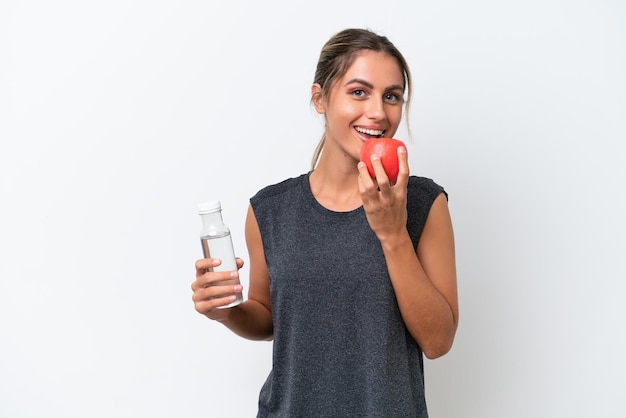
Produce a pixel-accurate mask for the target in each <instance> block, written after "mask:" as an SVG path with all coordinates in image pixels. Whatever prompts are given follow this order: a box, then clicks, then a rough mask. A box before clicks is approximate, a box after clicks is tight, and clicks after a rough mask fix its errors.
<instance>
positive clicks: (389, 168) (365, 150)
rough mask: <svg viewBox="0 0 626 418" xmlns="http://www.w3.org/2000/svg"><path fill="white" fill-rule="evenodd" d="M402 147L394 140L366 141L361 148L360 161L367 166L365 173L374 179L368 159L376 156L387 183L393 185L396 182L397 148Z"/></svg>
mask: <svg viewBox="0 0 626 418" xmlns="http://www.w3.org/2000/svg"><path fill="white" fill-rule="evenodd" d="M401 146H402V147H404V148H405V149H406V146H405V145H404V142H402V141H400V140H399V139H394V138H372V139H368V140H366V141H365V142H364V143H363V145H362V146H361V155H360V157H361V161H363V162H364V163H365V165H366V166H367V171H368V172H369V173H370V176H372V177H374V178H375V177H376V173H374V167H373V166H372V160H371V159H370V157H371V156H372V154H376V155H378V157H379V158H380V161H381V162H382V164H383V168H384V169H385V173H387V177H388V178H389V181H390V182H391V183H392V184H393V183H395V182H396V180H398V171H399V166H398V147H401Z"/></svg>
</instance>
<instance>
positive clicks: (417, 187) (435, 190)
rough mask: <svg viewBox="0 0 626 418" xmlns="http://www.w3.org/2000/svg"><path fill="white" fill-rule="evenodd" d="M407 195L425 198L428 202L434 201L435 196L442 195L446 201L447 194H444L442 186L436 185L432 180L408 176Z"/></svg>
mask: <svg viewBox="0 0 626 418" xmlns="http://www.w3.org/2000/svg"><path fill="white" fill-rule="evenodd" d="M407 193H408V194H409V195H417V196H420V197H427V198H428V199H429V200H430V199H432V200H434V199H435V198H436V197H437V196H439V195H440V194H441V193H443V194H445V195H446V199H447V198H448V192H446V190H445V189H444V188H443V186H441V185H440V184H438V183H436V182H435V181H434V180H433V179H431V178H429V177H421V176H414V175H411V176H409V184H408V186H407Z"/></svg>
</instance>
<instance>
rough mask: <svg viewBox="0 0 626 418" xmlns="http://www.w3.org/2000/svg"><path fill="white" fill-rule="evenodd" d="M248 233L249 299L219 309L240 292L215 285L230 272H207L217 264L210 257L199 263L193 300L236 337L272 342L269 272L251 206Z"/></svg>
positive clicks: (204, 313)
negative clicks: (232, 295)
mask: <svg viewBox="0 0 626 418" xmlns="http://www.w3.org/2000/svg"><path fill="white" fill-rule="evenodd" d="M245 234H246V243H247V246H248V254H249V257H250V283H249V290H248V299H247V300H246V301H244V302H243V303H241V304H239V305H237V306H235V307H233V308H226V309H219V306H223V305H226V304H228V303H230V302H232V300H230V299H228V297H229V296H230V295H231V294H233V293H235V292H236V291H237V289H235V288H233V287H232V286H212V285H211V283H213V282H218V281H223V280H225V279H228V278H230V276H229V274H230V273H229V272H207V271H206V269H207V268H208V267H212V266H214V265H215V264H214V260H213V259H210V258H207V259H202V260H198V261H197V262H196V281H194V283H193V284H192V289H193V291H194V294H193V301H194V304H195V308H196V310H197V311H198V312H200V313H201V314H203V315H205V316H207V317H208V318H210V319H213V320H216V321H219V322H221V323H222V324H224V325H225V326H226V327H228V328H229V329H230V330H231V331H233V332H234V333H235V334H237V335H239V336H241V337H244V338H247V339H250V340H271V339H272V335H273V322H272V309H271V301H270V290H269V273H268V270H267V265H266V263H265V255H264V252H263V243H262V241H261V233H260V231H259V226H258V224H257V222H256V218H255V216H254V212H253V211H252V207H251V206H249V207H248V214H247V216H246V230H245ZM237 266H238V268H241V267H242V266H243V261H241V260H238V263H237ZM237 274H238V273H237ZM216 296H219V297H220V298H216Z"/></svg>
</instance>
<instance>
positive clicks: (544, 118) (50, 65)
mask: <svg viewBox="0 0 626 418" xmlns="http://www.w3.org/2000/svg"><path fill="white" fill-rule="evenodd" d="M346 27H369V28H371V29H374V30H376V31H378V32H379V33H381V34H384V35H387V36H389V37H390V39H391V40H392V41H393V42H394V43H395V44H396V45H397V46H398V47H399V48H400V50H401V51H402V52H403V53H404V54H405V56H406V58H407V60H408V62H409V65H410V66H411V69H412V71H413V76H414V79H415V87H416V89H415V90H416V91H415V97H414V105H413V108H412V111H411V115H410V122H411V129H412V131H413V138H412V139H409V138H408V135H407V132H406V129H403V130H402V131H401V132H399V133H398V135H397V136H398V137H399V138H401V139H404V140H405V141H406V142H407V144H408V148H409V155H410V162H411V170H412V173H413V174H417V175H423V176H426V177H430V178H433V179H434V180H435V181H437V182H438V183H440V184H441V185H443V186H444V187H445V188H446V190H447V191H448V192H449V194H450V208H451V212H452V216H453V221H454V225H455V233H456V240H457V253H458V278H459V294H460V305H461V322H460V328H459V331H458V334H457V339H456V342H455V345H454V347H453V349H452V351H451V352H450V353H449V354H448V355H446V356H445V357H443V358H441V359H437V360H435V361H430V360H427V361H426V380H427V384H426V386H427V396H428V402H429V407H430V411H431V415H432V416H433V417H437V418H440V417H449V418H457V417H477V418H485V417H487V418H491V417H493V418H502V417H520V418H522V417H523V418H528V417H565V416H567V417H590V416H593V417H624V416H626V407H625V406H624V404H623V401H622V400H623V392H624V375H625V374H626V365H625V360H624V353H625V352H626V336H625V332H624V318H626V307H625V304H624V303H623V302H622V299H623V298H622V294H623V293H624V290H625V285H624V280H625V279H626V268H625V267H624V265H625V264H624V256H623V254H624V252H625V250H626V248H625V245H624V236H626V225H625V221H624V213H626V202H625V198H624V183H625V180H626V172H625V169H624V140H625V139H626V124H625V121H624V120H625V116H626V99H625V97H626V81H625V74H626V6H625V4H624V2H622V1H618V0H614V1H611V0H526V1H497V0H492V1H489V0H474V1H466V0H440V1H428V2H427V1H421V0H420V1H415V2H408V1H399V0H397V1H393V0H387V1H384V2H381V1H368V0H360V1H354V2H348V1H345V2H340V1H315V2H308V3H304V2H292V1H286V0H285V1H262V2H259V1H250V2H244V1H236V0H235V1H232V2H230V1H229V2H225V1H222V2H216V1H173V0H168V1H165V0H164V1H146V0H143V1H139V0H135V1H130V0H124V1H121V0H117V1H107V2H97V1H92V2H86V1H78V0H76V1H69V0H60V1H54V2H47V1H29V0H22V1H4V2H3V3H2V4H1V5H0V60H1V63H0V138H1V146H0V202H1V203H0V416H2V417H7V418H17V417H63V418H70V417H80V418H84V417H94V418H95V417H116V418H120V417H129V418H137V417H151V418H152V417H192V416H193V417H196V416H197V417H251V416H254V415H255V413H256V402H257V396H258V391H259V389H260V387H261V385H262V383H263V381H264V380H265V377H266V375H267V373H268V371H269V368H270V361H271V359H270V355H271V343H268V342H251V341H246V340H243V339H241V338H239V337H236V336H235V335H234V334H232V333H230V332H229V331H227V330H226V329H224V328H223V327H221V326H220V325H219V324H217V323H213V322H210V321H209V320H207V319H206V318H204V317H202V316H201V315H199V314H197V313H196V312H195V311H194V309H193V305H192V303H191V290H190V285H191V282H192V281H193V278H194V262H195V260H196V259H197V258H199V257H200V255H201V249H200V243H199V240H198V233H199V229H200V219H199V217H198V215H197V209H196V205H197V203H198V202H200V201H202V200H207V199H211V198H217V199H220V200H222V203H223V206H224V218H225V220H226V222H227V223H228V224H229V226H230V227H231V230H232V232H233V236H234V239H235V245H236V250H237V252H238V254H239V255H241V256H242V257H243V258H244V259H245V258H246V257H247V253H246V249H245V243H244V236H243V224H244V216H245V211H246V208H247V204H248V199H249V198H250V196H252V195H253V194H254V193H255V192H256V191H257V190H258V189H260V188H261V187H263V186H265V185H267V184H270V183H274V182H277V181H279V180H282V179H284V178H287V177H292V176H296V175H298V174H300V173H303V172H305V171H307V170H308V168H309V160H310V158H311V156H312V153H313V149H314V147H315V145H316V144H317V141H318V139H319V137H320V135H321V132H322V126H323V122H322V120H321V119H320V118H319V116H318V115H317V114H315V112H314V111H313V109H312V108H311V106H310V104H309V87H310V84H311V82H312V78H313V73H314V70H315V64H316V61H317V57H318V53H319V50H320V48H321V46H322V45H323V43H324V42H325V41H326V40H327V39H328V38H329V37H330V36H331V35H332V34H334V33H335V32H337V31H338V30H340V29H343V28H346ZM245 273H247V271H246V270H245V268H244V274H245ZM244 284H247V282H246V280H244Z"/></svg>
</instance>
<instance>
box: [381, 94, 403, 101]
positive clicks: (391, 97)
mask: <svg viewBox="0 0 626 418" xmlns="http://www.w3.org/2000/svg"><path fill="white" fill-rule="evenodd" d="M385 100H387V101H388V102H397V101H400V100H401V99H400V97H399V96H398V95H397V94H394V93H387V94H385Z"/></svg>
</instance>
